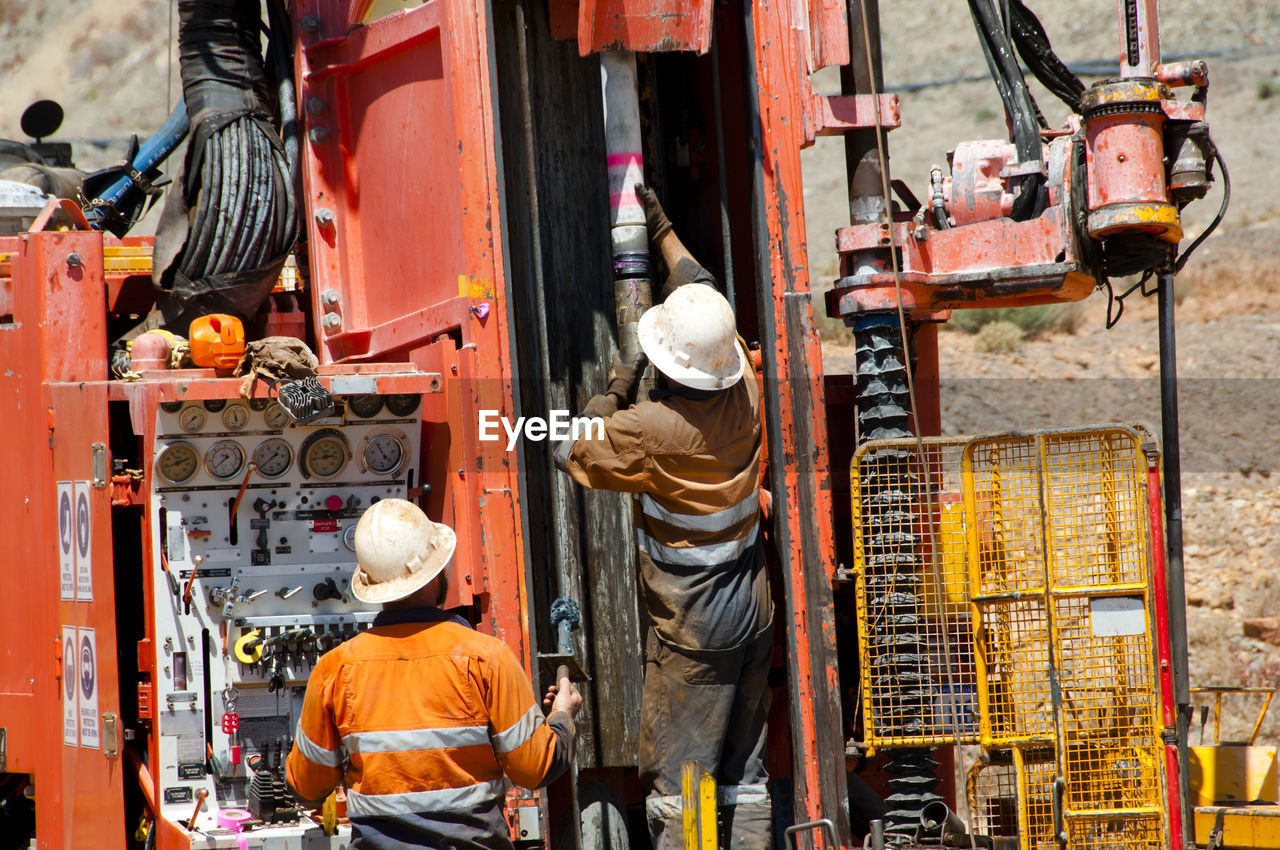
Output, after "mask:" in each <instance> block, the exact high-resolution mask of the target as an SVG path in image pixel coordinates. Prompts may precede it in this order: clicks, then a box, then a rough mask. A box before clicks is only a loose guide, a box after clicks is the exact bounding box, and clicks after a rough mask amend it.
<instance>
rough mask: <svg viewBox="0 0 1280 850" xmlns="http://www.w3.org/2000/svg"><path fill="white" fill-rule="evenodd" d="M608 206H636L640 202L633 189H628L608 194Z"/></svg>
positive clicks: (614, 207)
mask: <svg viewBox="0 0 1280 850" xmlns="http://www.w3.org/2000/svg"><path fill="white" fill-rule="evenodd" d="M609 206H610V207H612V208H613V209H615V210H616V209H621V208H622V207H638V206H641V203H640V198H639V196H638V195H636V191H635V189H628V190H627V191H625V192H614V193H613V194H612V195H610V196H609Z"/></svg>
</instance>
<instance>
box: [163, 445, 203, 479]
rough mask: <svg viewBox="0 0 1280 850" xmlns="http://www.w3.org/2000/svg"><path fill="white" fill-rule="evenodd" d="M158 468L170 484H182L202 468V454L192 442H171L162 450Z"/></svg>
mask: <svg viewBox="0 0 1280 850" xmlns="http://www.w3.org/2000/svg"><path fill="white" fill-rule="evenodd" d="M156 469H157V470H159V472H160V474H161V475H162V476H163V477H164V479H165V480H166V481H168V482H169V483H170V484H182V483H184V482H186V481H190V480H191V478H192V477H193V476H194V475H195V474H196V471H197V470H199V469H200V455H199V454H197V453H196V449H195V446H193V445H191V444H190V443H170V444H169V445H168V446H165V448H164V451H162V452H160V457H159V459H158V460H157V461H156Z"/></svg>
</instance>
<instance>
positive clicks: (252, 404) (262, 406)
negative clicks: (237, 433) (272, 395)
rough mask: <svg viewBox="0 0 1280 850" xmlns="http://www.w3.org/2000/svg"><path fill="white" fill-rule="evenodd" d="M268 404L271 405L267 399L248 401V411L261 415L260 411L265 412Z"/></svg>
mask: <svg viewBox="0 0 1280 850" xmlns="http://www.w3.org/2000/svg"><path fill="white" fill-rule="evenodd" d="M269 404H271V399H269V398H251V399H249V409H250V410H256V411H258V412H259V413H261V412H262V411H264V410H266V409H267V406H268V405H269Z"/></svg>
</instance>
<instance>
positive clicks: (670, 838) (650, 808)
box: [644, 793, 684, 850]
mask: <svg viewBox="0 0 1280 850" xmlns="http://www.w3.org/2000/svg"><path fill="white" fill-rule="evenodd" d="M644 810H645V817H646V819H647V820H648V822H649V838H650V839H651V840H652V842H653V850H684V807H683V804H682V800H681V797H680V796H679V795H678V794H676V795H670V796H666V797H664V796H662V795H660V794H657V793H650V794H649V796H648V797H647V798H646V799H645V801H644Z"/></svg>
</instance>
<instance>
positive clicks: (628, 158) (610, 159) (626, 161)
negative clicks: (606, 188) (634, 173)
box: [604, 151, 642, 168]
mask: <svg viewBox="0 0 1280 850" xmlns="http://www.w3.org/2000/svg"><path fill="white" fill-rule="evenodd" d="M641 162H642V160H641V158H640V151H627V152H626V153H611V154H609V155H608V156H607V157H605V159H604V163H605V165H607V166H608V167H609V168H614V167H616V166H619V165H632V164H633V163H634V164H635V165H637V166H639V165H640V164H641Z"/></svg>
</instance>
